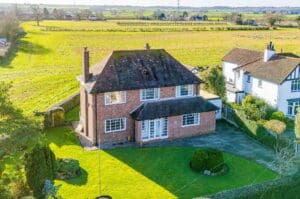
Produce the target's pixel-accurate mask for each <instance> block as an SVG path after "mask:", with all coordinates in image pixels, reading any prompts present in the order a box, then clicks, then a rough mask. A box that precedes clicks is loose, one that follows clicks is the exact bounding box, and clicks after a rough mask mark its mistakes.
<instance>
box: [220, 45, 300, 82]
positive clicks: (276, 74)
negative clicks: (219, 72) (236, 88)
mask: <svg viewBox="0 0 300 199" xmlns="http://www.w3.org/2000/svg"><path fill="white" fill-rule="evenodd" d="M263 56H264V54H263V52H259V51H254V50H248V49H241V48H234V49H233V50H232V51H230V52H229V53H228V54H227V55H225V56H224V57H223V59H222V61H225V62H230V63H234V64H237V65H238V67H237V68H235V69H234V70H236V71H238V70H241V69H243V71H245V72H247V73H249V74H250V75H251V76H253V77H257V78H259V79H263V80H267V81H270V82H274V83H276V84H281V83H282V82H283V81H284V80H285V79H286V78H287V77H288V76H289V75H290V73H291V72H293V71H294V70H295V69H296V68H297V66H298V65H299V64H300V58H299V57H298V56H297V55H294V54H292V53H278V54H275V55H274V56H273V57H271V58H270V60H269V61H267V62H264V57H263Z"/></svg>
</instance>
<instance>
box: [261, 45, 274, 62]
mask: <svg viewBox="0 0 300 199" xmlns="http://www.w3.org/2000/svg"><path fill="white" fill-rule="evenodd" d="M275 54H276V52H275V48H274V45H273V43H272V42H270V43H269V44H268V45H267V49H265V52H264V62H268V61H269V60H270V59H271V57H272V56H273V55H275Z"/></svg>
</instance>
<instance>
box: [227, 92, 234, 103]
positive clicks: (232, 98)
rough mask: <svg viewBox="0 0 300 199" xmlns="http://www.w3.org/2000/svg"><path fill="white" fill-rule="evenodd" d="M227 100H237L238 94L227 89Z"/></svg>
mask: <svg viewBox="0 0 300 199" xmlns="http://www.w3.org/2000/svg"><path fill="white" fill-rule="evenodd" d="M226 97H227V100H226V101H227V102H235V100H236V94H235V93H233V92H229V91H226Z"/></svg>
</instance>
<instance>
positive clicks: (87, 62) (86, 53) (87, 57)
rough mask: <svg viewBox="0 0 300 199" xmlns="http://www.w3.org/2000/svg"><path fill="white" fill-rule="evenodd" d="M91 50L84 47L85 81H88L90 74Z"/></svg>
mask: <svg viewBox="0 0 300 199" xmlns="http://www.w3.org/2000/svg"><path fill="white" fill-rule="evenodd" d="M89 68H90V52H89V51H88V49H87V47H84V51H83V59H82V76H83V82H84V83H86V82H87V81H88V78H89V76H90V71H89Z"/></svg>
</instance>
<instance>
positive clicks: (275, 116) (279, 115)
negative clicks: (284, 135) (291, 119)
mask: <svg viewBox="0 0 300 199" xmlns="http://www.w3.org/2000/svg"><path fill="white" fill-rule="evenodd" d="M270 119H272V120H279V121H282V122H284V123H286V119H287V118H286V117H285V115H284V113H283V112H281V111H275V112H273V113H272V115H271V117H270Z"/></svg>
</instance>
